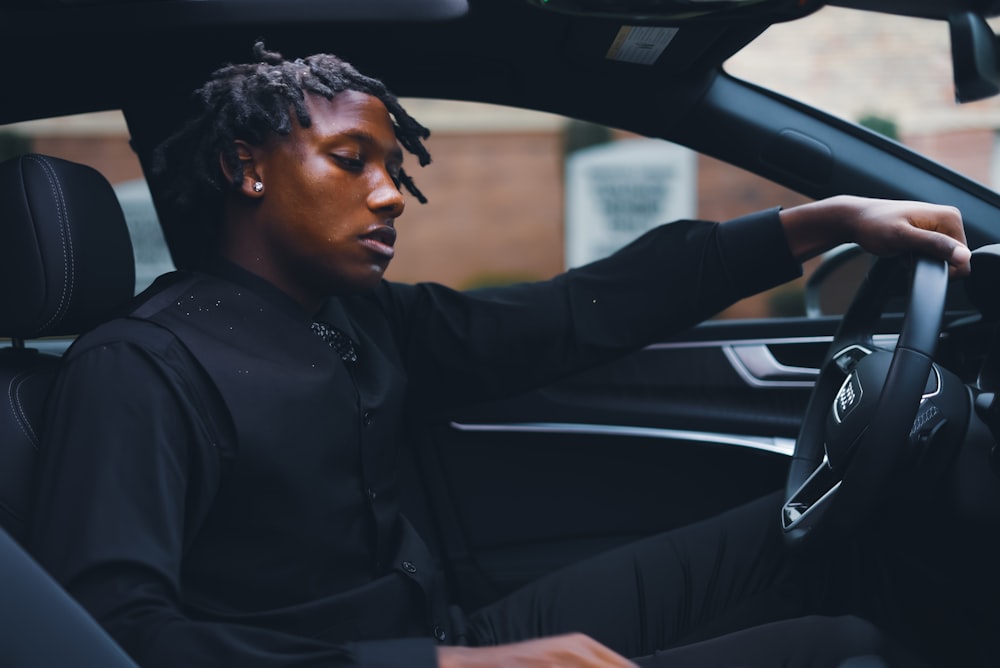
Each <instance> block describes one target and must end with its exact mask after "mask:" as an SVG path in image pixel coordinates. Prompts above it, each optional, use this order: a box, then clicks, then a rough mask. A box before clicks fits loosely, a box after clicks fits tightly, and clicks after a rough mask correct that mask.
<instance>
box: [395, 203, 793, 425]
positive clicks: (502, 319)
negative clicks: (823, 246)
mask: <svg viewBox="0 0 1000 668" xmlns="http://www.w3.org/2000/svg"><path fill="white" fill-rule="evenodd" d="M801 271H802V269H801V265H800V264H799V263H798V262H797V261H796V260H795V259H794V258H793V257H792V255H791V252H790V251H789V248H788V244H787V241H786V240H785V236H784V232H783V229H782V227H781V224H780V221H779V218H778V214H777V210H776V209H774V210H769V211H764V212H761V213H757V214H753V215H750V216H746V217H744V218H740V219H736V220H733V221H729V222H726V223H721V224H719V223H709V222H704V221H678V222H675V223H670V224H667V225H663V226H661V227H659V228H656V229H654V230H652V231H650V232H648V233H646V234H645V235H643V236H641V237H640V238H638V239H636V240H635V241H634V242H632V243H631V244H629V245H628V246H626V247H625V248H623V249H622V250H620V251H619V252H617V253H615V254H614V255H612V256H610V257H608V258H605V259H603V260H599V261H597V262H594V263H591V264H588V265H585V266H583V267H580V268H577V269H573V270H571V271H569V272H567V273H565V274H562V275H560V276H557V277H556V278H554V279H552V280H550V281H544V282H540V283H528V284H522V285H515V286H507V287H502V288H491V289H485V290H480V291H475V292H469V293H460V292H455V291H451V290H448V289H446V288H442V287H441V286H438V285H430V284H419V285H416V286H391V288H389V292H390V295H389V297H388V298H387V300H386V301H387V302H388V303H390V304H391V306H390V309H389V310H390V312H392V313H393V314H394V316H393V317H395V318H396V319H398V320H399V321H401V322H402V323H403V324H401V325H400V326H398V327H397V328H396V331H399V332H404V333H405V338H404V339H403V340H402V341H401V342H400V343H399V347H400V349H401V350H402V354H403V358H404V364H405V365H406V369H407V373H408V377H409V381H410V384H411V396H412V397H414V398H415V400H416V401H417V402H418V404H419V406H418V407H419V408H421V409H423V408H425V406H424V405H423V404H422V403H419V402H420V401H421V397H429V398H433V400H434V401H435V402H438V403H439V404H440V402H442V401H447V402H450V403H459V402H466V401H471V400H476V399H483V398H490V397H495V396H502V395H504V394H508V393H510V392H514V391H519V390H523V389H526V388H531V387H534V386H537V385H538V384H541V383H545V382H548V381H550V380H553V379H555V378H558V377H559V376H561V375H564V374H567V373H571V372H573V371H577V370H580V369H582V368H585V367H588V366H593V365H596V364H600V363H602V362H605V361H608V360H609V359H612V358H614V357H615V356H618V355H621V354H623V353H626V352H630V351H632V350H635V349H636V348H639V347H641V346H643V345H646V344H649V343H653V342H655V341H657V340H663V339H666V338H667V337H669V336H671V335H672V334H675V333H678V332H680V331H682V330H684V329H686V328H688V327H690V326H692V325H694V324H696V323H698V322H700V321H702V320H704V319H705V318H708V317H710V316H712V315H714V314H715V313H717V312H718V311H720V310H721V309H723V308H725V307H726V306H729V305H730V304H732V303H733V302H735V301H737V300H738V299H741V298H743V297H746V296H749V295H752V294H755V293H757V292H760V291H761V290H764V289H766V288H769V287H772V286H774V285H777V284H780V283H782V282H785V281H788V280H791V279H793V278H796V277H798V276H800V275H801Z"/></svg>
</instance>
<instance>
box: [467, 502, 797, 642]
mask: <svg viewBox="0 0 1000 668" xmlns="http://www.w3.org/2000/svg"><path fill="white" fill-rule="evenodd" d="M780 503H781V498H780V495H778V494H774V495H770V496H768V497H765V498H763V499H760V500H758V501H755V502H753V503H750V504H748V505H745V506H742V507H740V508H737V509H735V510H732V511H729V512H727V513H725V514H723V515H721V516H719V517H716V518H712V519H710V520H706V521H704V522H700V523H697V524H694V525H692V526H689V527H684V528H681V529H678V530H675V531H671V532H668V533H666V534H662V535H659V536H655V537H651V538H648V539H645V540H642V541H639V542H637V543H635V544H633V545H628V546H625V547H623V548H620V549H617V550H614V551H612V552H610V553H608V554H605V555H600V556H598V557H595V558H593V559H589V560H586V561H584V562H581V563H580V564H576V565H573V566H570V567H568V568H566V569H564V570H561V571H559V572H558V573H554V574H552V575H549V576H547V577H544V578H542V579H540V580H539V581H538V582H536V583H534V584H532V585H530V586H528V587H526V588H524V589H522V590H520V591H518V592H515V593H514V594H512V595H511V596H508V597H506V598H505V599H503V600H501V601H499V602H497V603H495V604H493V605H490V606H488V607H486V608H485V609H483V610H481V611H479V612H477V613H475V614H474V615H472V616H471V619H470V620H469V621H470V624H469V627H470V642H471V643H473V644H484V645H488V644H496V643H500V642H509V641H515V640H521V639H526V638H532V637H539V636H544V635H553V634H556V633H562V632H568V631H580V632H583V633H587V634H588V635H591V636H592V637H594V638H596V639H597V640H599V641H601V642H603V643H605V644H607V645H608V646H610V647H612V648H613V649H615V650H616V651H618V652H620V653H622V654H625V655H627V656H644V655H647V654H651V653H652V652H654V651H655V650H657V649H663V648H665V647H670V646H673V645H676V644H679V643H688V642H692V641H695V640H699V639H702V638H707V637H713V636H715V635H719V634H721V633H726V632H729V631H732V630H736V629H740V628H745V627H747V626H752V625H756V624H760V623H763V622H768V621H772V620H777V619H783V618H786V617H789V616H798V615H800V614H802V610H803V607H804V606H803V603H802V601H801V600H800V599H801V591H800V590H799V588H798V587H797V586H796V584H795V582H794V581H793V579H790V578H789V565H788V558H787V555H786V550H785V547H784V544H783V542H782V536H781V533H780V529H779V526H778V518H779V514H778V512H779V510H778V509H779V507H780Z"/></svg>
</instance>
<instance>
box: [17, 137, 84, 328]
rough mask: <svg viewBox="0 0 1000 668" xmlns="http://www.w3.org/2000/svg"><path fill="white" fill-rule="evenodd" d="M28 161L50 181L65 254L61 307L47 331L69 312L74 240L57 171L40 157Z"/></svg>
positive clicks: (73, 268)
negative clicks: (39, 167) (33, 163)
mask: <svg viewBox="0 0 1000 668" xmlns="http://www.w3.org/2000/svg"><path fill="white" fill-rule="evenodd" d="M26 159H28V160H32V161H34V162H37V163H38V164H39V165H41V167H42V170H43V171H44V172H45V176H46V178H48V181H49V188H51V190H52V194H53V196H54V197H55V200H56V212H57V214H58V217H59V239H60V241H61V242H62V252H63V284H62V292H61V293H60V295H59V305H58V307H57V308H56V311H55V313H53V314H52V316H51V317H50V318H49V319H48V321H46V322H45V323H44V324H43V325H42V326H41V328H40V329H43V330H44V329H46V328H47V327H49V326H50V325H52V324H53V323H55V322H57V321H59V320H60V319H62V317H63V316H64V315H66V313H67V312H68V311H69V299H67V297H69V296H71V295H72V293H73V286H74V279H75V271H74V270H75V266H74V257H73V238H72V236H71V235H70V233H69V211H68V210H67V208H66V198H65V195H64V194H63V191H62V184H61V183H60V182H59V179H58V177H57V176H56V171H55V169H54V168H53V167H52V166H51V165H50V164H49V162H48V161H47V160H45V159H44V158H42V157H40V156H26Z"/></svg>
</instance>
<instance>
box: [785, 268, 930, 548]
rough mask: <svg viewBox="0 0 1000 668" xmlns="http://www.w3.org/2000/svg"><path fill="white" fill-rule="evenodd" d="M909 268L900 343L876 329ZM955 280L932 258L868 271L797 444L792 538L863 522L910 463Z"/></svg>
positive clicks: (788, 519) (791, 487)
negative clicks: (949, 288) (893, 477)
mask: <svg viewBox="0 0 1000 668" xmlns="http://www.w3.org/2000/svg"><path fill="white" fill-rule="evenodd" d="M911 260H913V261H911ZM907 271H908V272H909V278H910V280H909V289H910V292H909V300H908V303H907V307H906V314H905V317H904V319H903V325H902V328H901V329H900V332H899V336H898V337H896V345H895V346H887V345H883V341H882V339H883V338H884V335H879V336H876V335H875V329H876V327H877V325H878V323H879V321H880V319H881V316H882V311H883V309H884V307H885V304H886V303H887V302H888V300H889V298H890V297H891V296H892V294H893V292H894V291H895V290H897V289H898V286H899V285H901V283H900V281H899V278H900V277H901V276H905V272H907ZM947 286H948V271H947V265H946V264H945V263H944V262H943V261H939V260H932V259H929V258H881V259H879V260H878V261H877V262H876V263H875V264H874V265H873V266H872V268H871V270H870V271H869V273H868V276H867V277H866V279H865V282H864V284H863V285H862V287H861V289H860V290H859V291H858V294H857V295H856V296H855V298H854V301H853V302H852V303H851V306H850V308H849V309H848V311H847V313H846V314H845V315H844V318H843V320H842V321H841V323H840V327H839V329H838V331H837V334H836V336H835V337H834V340H833V343H832V344H831V346H830V352H829V353H828V355H827V362H826V363H825V364H824V366H823V368H822V369H821V370H820V375H819V378H818V379H817V381H816V384H815V388H814V390H813V395H812V397H811V398H810V401H809V405H808V407H807V409H806V414H805V416H804V417H803V421H802V426H801V429H800V431H799V436H798V438H797V440H796V443H795V453H794V456H793V459H792V465H791V467H790V468H789V474H788V480H787V482H786V487H785V499H786V501H785V504H784V505H783V506H782V511H781V522H782V529H783V530H784V533H785V537H786V538H787V540H788V542H789V543H791V544H792V545H799V544H802V543H804V542H806V541H808V542H813V541H815V540H817V538H816V536H817V535H818V536H825V537H826V538H830V537H835V536H837V535H839V534H840V533H841V532H843V531H850V530H852V529H853V528H856V527H858V526H861V525H862V524H863V523H864V522H865V519H866V517H869V516H870V511H872V510H874V509H875V508H876V507H877V504H878V503H879V497H880V495H881V493H882V492H883V490H884V489H885V487H886V484H885V483H886V482H887V480H888V478H889V476H890V475H891V474H892V472H893V471H896V470H898V469H900V468H902V466H903V464H904V463H905V459H906V454H907V442H908V440H909V434H910V432H911V430H912V429H913V426H914V419H915V418H916V417H917V411H918V408H919V407H920V404H921V401H923V400H926V398H927V396H928V395H933V393H934V391H935V388H936V387H938V386H939V382H938V383H935V382H934V379H935V378H936V376H934V374H933V372H932V363H931V360H932V358H933V354H934V351H935V348H936V344H937V339H938V336H939V332H940V328H941V319H942V314H943V312H944V301H945V294H946V291H947ZM918 422H919V421H918ZM807 536H808V538H807Z"/></svg>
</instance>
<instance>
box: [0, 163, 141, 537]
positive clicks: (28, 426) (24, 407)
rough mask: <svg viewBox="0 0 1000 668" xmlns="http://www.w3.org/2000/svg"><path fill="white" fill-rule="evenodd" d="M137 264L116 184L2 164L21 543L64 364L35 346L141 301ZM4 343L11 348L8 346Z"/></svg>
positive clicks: (6, 491) (51, 166)
mask: <svg viewBox="0 0 1000 668" xmlns="http://www.w3.org/2000/svg"><path fill="white" fill-rule="evenodd" d="M134 286H135V263H134V261H133V255H132V244H131V241H130V239H129V233H128V227H127V226H126V224H125V218H124V216H123V215H122V210H121V207H120V206H119V204H118V199H117V198H116V197H115V193H114V190H113V189H112V187H111V184H109V183H108V182H107V180H105V179H104V177H103V176H101V174H99V173H98V172H97V171H96V170H94V169H92V168H90V167H87V166H85V165H80V164H76V163H72V162H68V161H66V160H60V159H57V158H51V157H48V156H43V155H37V154H28V155H23V156H19V157H16V158H12V159H10V160H7V161H5V162H3V163H0V337H3V338H10V339H11V342H10V345H9V346H8V347H0V389H2V390H3V391H4V393H3V396H2V401H3V407H2V409H0V527H3V528H4V529H6V530H7V531H8V532H9V533H10V534H11V535H12V536H14V538H16V539H22V538H23V531H24V528H25V526H24V525H25V521H26V516H27V513H28V509H29V500H30V496H31V481H32V478H33V468H34V462H35V458H36V453H37V451H38V439H39V434H40V430H41V424H40V423H41V417H42V413H43V410H44V403H45V398H46V395H47V392H48V387H49V384H50V382H51V379H52V376H53V374H54V372H55V367H56V365H57V363H58V358H57V357H55V356H53V355H46V354H43V353H40V352H39V351H37V350H34V349H32V348H30V344H29V345H23V343H24V341H25V340H26V339H33V338H39V337H44V336H68V335H74V334H79V333H81V332H83V331H85V330H86V329H88V328H90V327H92V326H94V325H96V324H97V323H99V322H100V321H102V320H103V319H105V318H107V317H108V316H109V315H110V314H111V313H113V312H114V311H115V310H116V309H118V308H119V307H121V306H122V305H123V304H124V303H125V302H127V301H128V300H129V299H130V298H131V297H132V292H133V289H134ZM0 345H3V344H0Z"/></svg>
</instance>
